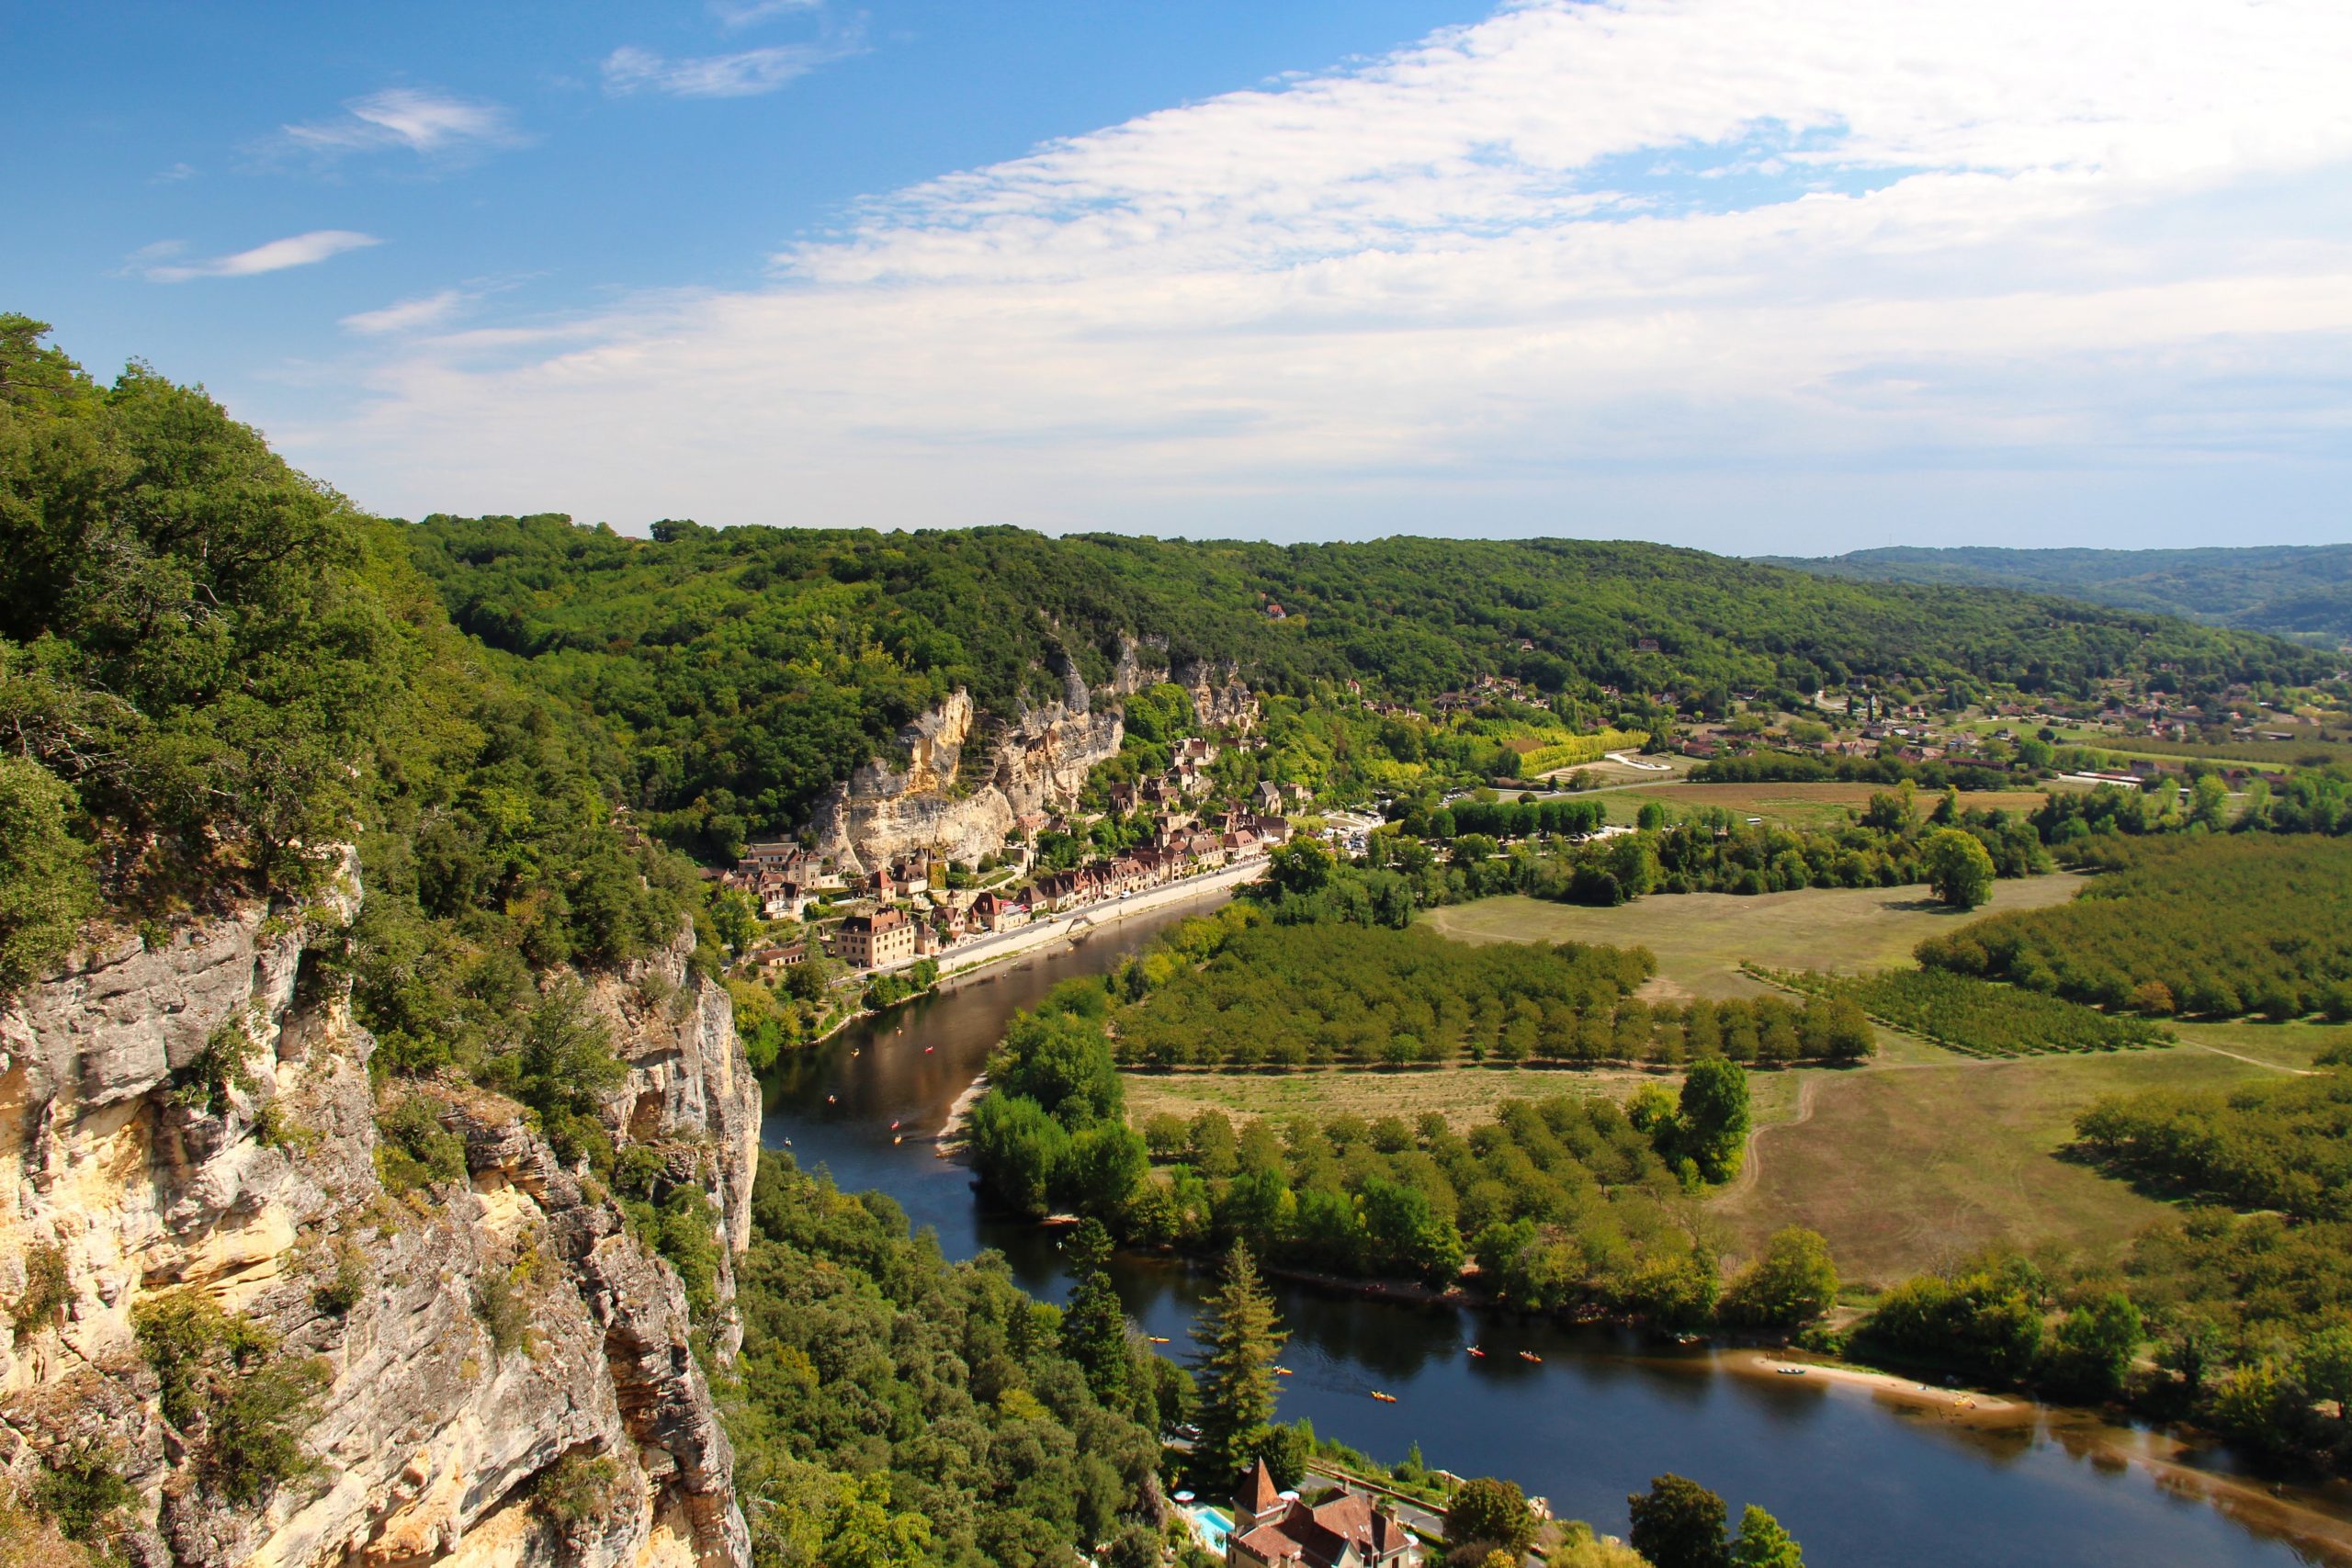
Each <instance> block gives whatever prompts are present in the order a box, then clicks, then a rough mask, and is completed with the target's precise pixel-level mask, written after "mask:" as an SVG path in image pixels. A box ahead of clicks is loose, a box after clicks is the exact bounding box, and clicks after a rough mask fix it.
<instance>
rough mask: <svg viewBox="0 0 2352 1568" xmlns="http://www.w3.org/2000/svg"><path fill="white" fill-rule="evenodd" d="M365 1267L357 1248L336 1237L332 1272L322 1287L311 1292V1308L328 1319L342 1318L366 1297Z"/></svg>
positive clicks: (366, 1267) (346, 1240) (366, 1266)
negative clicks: (360, 1299) (361, 1298)
mask: <svg viewBox="0 0 2352 1568" xmlns="http://www.w3.org/2000/svg"><path fill="white" fill-rule="evenodd" d="M367 1290H368V1265H367V1261H366V1259H364V1258H361V1257H360V1254H359V1248H358V1247H355V1246H353V1245H352V1243H351V1242H350V1241H349V1239H347V1238H345V1237H343V1236H337V1237H336V1238H335V1243H334V1273H333V1274H331V1275H329V1276H328V1277H327V1280H326V1281H325V1283H323V1284H322V1285H320V1286H319V1287H318V1288H317V1289H315V1290H313V1291H312V1292H311V1305H312V1306H313V1307H315V1308H317V1309H318V1310H319V1311H320V1312H322V1313H323V1314H326V1315H327V1316H329V1317H341V1316H343V1315H344V1314H346V1313H348V1312H349V1311H350V1310H351V1309H352V1308H353V1307H356V1306H357V1305H358V1304H359V1298H360V1297H361V1296H362V1295H364V1294H366V1293H367Z"/></svg>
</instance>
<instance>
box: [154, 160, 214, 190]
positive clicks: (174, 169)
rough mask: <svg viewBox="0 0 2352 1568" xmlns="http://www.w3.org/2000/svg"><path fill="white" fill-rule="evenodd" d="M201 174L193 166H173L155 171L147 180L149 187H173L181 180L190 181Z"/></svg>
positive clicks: (200, 171)
mask: <svg viewBox="0 0 2352 1568" xmlns="http://www.w3.org/2000/svg"><path fill="white" fill-rule="evenodd" d="M202 172H203V171H202V170H200V169H198V167H197V166H196V165H195V164H173V165H172V166H171V167H170V168H168V169H158V170H156V171H155V172H154V173H153V174H152V175H148V176H147V179H148V183H149V184H151V185H159V186H162V185H175V184H177V183H178V182H179V181H181V180H192V179H194V178H196V176H197V175H199V174H201V173H202Z"/></svg>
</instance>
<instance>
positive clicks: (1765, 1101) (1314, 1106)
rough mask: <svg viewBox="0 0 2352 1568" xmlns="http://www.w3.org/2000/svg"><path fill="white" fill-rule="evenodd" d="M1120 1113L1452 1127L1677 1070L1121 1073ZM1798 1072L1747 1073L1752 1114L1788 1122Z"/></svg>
mask: <svg viewBox="0 0 2352 1568" xmlns="http://www.w3.org/2000/svg"><path fill="white" fill-rule="evenodd" d="M1124 1076H1125V1080H1126V1089H1127V1117H1128V1120H1129V1121H1130V1122H1133V1123H1134V1124H1135V1125H1136V1126H1141V1125H1142V1124H1143V1122H1144V1121H1145V1120H1146V1119H1147V1118H1148V1117H1151V1116H1156V1115H1159V1113H1160V1112H1162V1111H1166V1112H1169V1113H1170V1114H1172V1115H1175V1116H1180V1117H1182V1118H1183V1119H1184V1120H1186V1121H1190V1120H1191V1119H1192V1118H1193V1116H1194V1115H1195V1114H1197V1113H1198V1112H1200V1111H1210V1110H1214V1111H1224V1112H1225V1113H1226V1114H1227V1116H1229V1117H1231V1118H1233V1120H1234V1122H1236V1123H1238V1122H1242V1121H1244V1120H1247V1119H1251V1118H1256V1117H1271V1118H1272V1120H1274V1121H1276V1122H1281V1121H1283V1120H1286V1119H1287V1118H1290V1117H1293V1116H1308V1117H1313V1118H1315V1119H1316V1120H1317V1121H1321V1120H1323V1119H1325V1118H1328V1117H1333V1116H1350V1115H1352V1116H1361V1117H1363V1118H1364V1119H1365V1120H1366V1121H1374V1120H1377V1119H1378V1118H1380V1117H1383V1116H1401V1117H1403V1118H1404V1119H1405V1120H1406V1121H1408V1122H1411V1121H1413V1120H1415V1119H1416V1118H1418V1117H1420V1116H1424V1115H1427V1114H1428V1113H1429V1112H1430V1111H1436V1112H1437V1113H1438V1114H1439V1115H1441V1116H1443V1117H1444V1118H1445V1119H1446V1121H1447V1122H1448V1123H1450V1124H1451V1125H1452V1126H1453V1130H1454V1131H1455V1132H1458V1133H1461V1132H1467V1131H1469V1130H1470V1129H1471V1128H1473V1127H1475V1126H1477V1125H1478V1124H1479V1123H1481V1122H1490V1121H1492V1120H1494V1112H1495V1107H1497V1106H1498V1105H1500V1104H1501V1103H1502V1102H1503V1101H1504V1100H1546V1099H1549V1098H1550V1097H1552V1096H1553V1095H1556V1094H1603V1095H1607V1096H1608V1097H1609V1098H1611V1100H1620V1101H1623V1100H1627V1099H1630V1098H1631V1097H1632V1096H1633V1094H1634V1091H1635V1090H1636V1089H1640V1088H1641V1086H1642V1085H1644V1084H1645V1083H1649V1082H1653V1081H1663V1082H1665V1083H1667V1084H1668V1085H1672V1084H1674V1083H1677V1082H1679V1078H1680V1074H1679V1070H1673V1069H1661V1070H1660V1071H1659V1072H1657V1073H1647V1072H1643V1071H1640V1070H1638V1069H1635V1068H1630V1067H1603V1068H1590V1067H1556V1068H1543V1067H1482V1066H1447V1067H1426V1068H1412V1069H1407V1070H1401V1071H1397V1070H1388V1069H1365V1068H1361V1067H1320V1068H1309V1069H1303V1070H1298V1071H1281V1070H1274V1069H1267V1070H1261V1071H1257V1072H1129V1073H1127V1074H1125V1075H1124ZM1797 1084H1798V1078H1797V1075H1796V1073H1794V1072H1793V1071H1790V1072H1763V1073H1752V1074H1750V1075H1749V1076H1748V1096H1749V1100H1750V1102H1751V1103H1752V1104H1753V1106H1754V1108H1755V1114H1756V1119H1757V1121H1758V1122H1759V1123H1761V1122H1771V1121H1776V1120H1786V1119H1787V1118H1789V1117H1791V1116H1793V1115H1794V1114H1795V1112H1796V1103H1797Z"/></svg>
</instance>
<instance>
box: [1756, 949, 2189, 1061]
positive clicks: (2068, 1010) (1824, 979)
mask: <svg viewBox="0 0 2352 1568" xmlns="http://www.w3.org/2000/svg"><path fill="white" fill-rule="evenodd" d="M1758 978H1759V979H1766V980H1770V981H1773V982H1775V983H1777V984H1781V985H1785V986H1787V987H1789V988H1790V989H1791V990H1794V991H1803V992H1805V993H1807V994H1809V995H1821V996H1847V997H1851V998H1853V999H1854V1000H1855V1001H1857V1002H1859V1003H1860V1004H1861V1007H1862V1010H1863V1011H1865V1012H1867V1013H1868V1014H1870V1016H1871V1018H1872V1019H1874V1020H1876V1021H1879V1022H1881V1023H1885V1024H1891V1025H1893V1026H1894V1027H1895V1028H1897V1029H1901V1030H1905V1031H1907V1032H1910V1033H1912V1034H1916V1035H1919V1036H1921V1037H1922V1038H1924V1039H1928V1040H1932V1041H1934V1042H1935V1043H1937V1044H1939V1045H1941V1046H1944V1047H1945V1048H1947V1049H1949V1050H1953V1051H1957V1052H1959V1053H1960V1054H1961V1055H1964V1056H2038V1055H2044V1054H2047V1053H2049V1052H2052V1051H2137V1050H2141V1049H2143V1048H2145V1047H2148V1046H2151V1045H2163V1044H2166V1043H2169V1042H2170V1040H2171V1039H2172V1035H2171V1032H2170V1031H2169V1030H2166V1029H2164V1028H2161V1027H2159V1026H2158V1025H2156V1024H2154V1023H2152V1022H2150V1021H2148V1020H2146V1019H2144V1018H2137V1017H2134V1016H2132V1015H2131V1014H2129V1013H2108V1012H2101V1011H2100V1010H2098V1009H2097V1008H2093V1007H2086V1006H2084V1005H2083V1004H2082V1003H2081V1002H2073V1001H2068V1000H2066V999H2065V998H2063V997H2053V996H2049V995H2046V994H2045V993H2043V992H2041V991H2030V990H2027V989H2025V988H2024V987H2018V986H2007V985H2001V984H1999V983H1996V982H1995V981H1991V980H1979V979H1977V978H1975V977H1974V976H1966V975H1954V974H1952V973H1951V972H1950V971H1948V970H1942V969H1920V968H1917V967H1898V968H1894V969H1882V970H1880V971H1878V972H1877V973H1876V974H1872V975H1864V976H1844V975H1822V974H1818V973H1811V972H1804V971H1785V970H1784V971H1781V972H1778V973H1773V974H1768V975H1759V976H1758Z"/></svg>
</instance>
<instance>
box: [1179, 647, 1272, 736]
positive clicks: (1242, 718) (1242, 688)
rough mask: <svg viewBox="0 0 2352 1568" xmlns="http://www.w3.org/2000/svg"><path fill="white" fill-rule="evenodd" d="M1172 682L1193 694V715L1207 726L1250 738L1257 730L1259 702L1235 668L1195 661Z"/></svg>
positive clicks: (1185, 666)
mask: <svg viewBox="0 0 2352 1568" xmlns="http://www.w3.org/2000/svg"><path fill="white" fill-rule="evenodd" d="M1169 679H1170V680H1171V681H1173V682H1176V683H1177V684H1178V685H1180V686H1182V687H1183V688H1184V689H1185V690H1186V691H1187V692H1190V693H1191V694H1192V696H1193V716H1194V717H1195V718H1196V719H1197V720H1198V721H1199V722H1200V723H1201V724H1202V725H1204V726H1205V727H1208V728H1219V729H1230V730H1233V731H1235V732H1236V733H1238V734H1242V735H1247V734H1249V733H1250V731H1251V730H1253V729H1255V728H1258V699H1257V697H1256V696H1255V695H1254V694H1251V692H1250V687H1249V683H1248V682H1245V681H1243V680H1242V679H1241V670H1240V667H1239V666H1238V665H1234V664H1211V663H1208V662H1207V661H1205V660H1193V662H1190V663H1187V664H1185V665H1183V666H1182V668H1180V669H1178V670H1176V671H1174V672H1173V673H1171V674H1170V676H1169Z"/></svg>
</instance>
